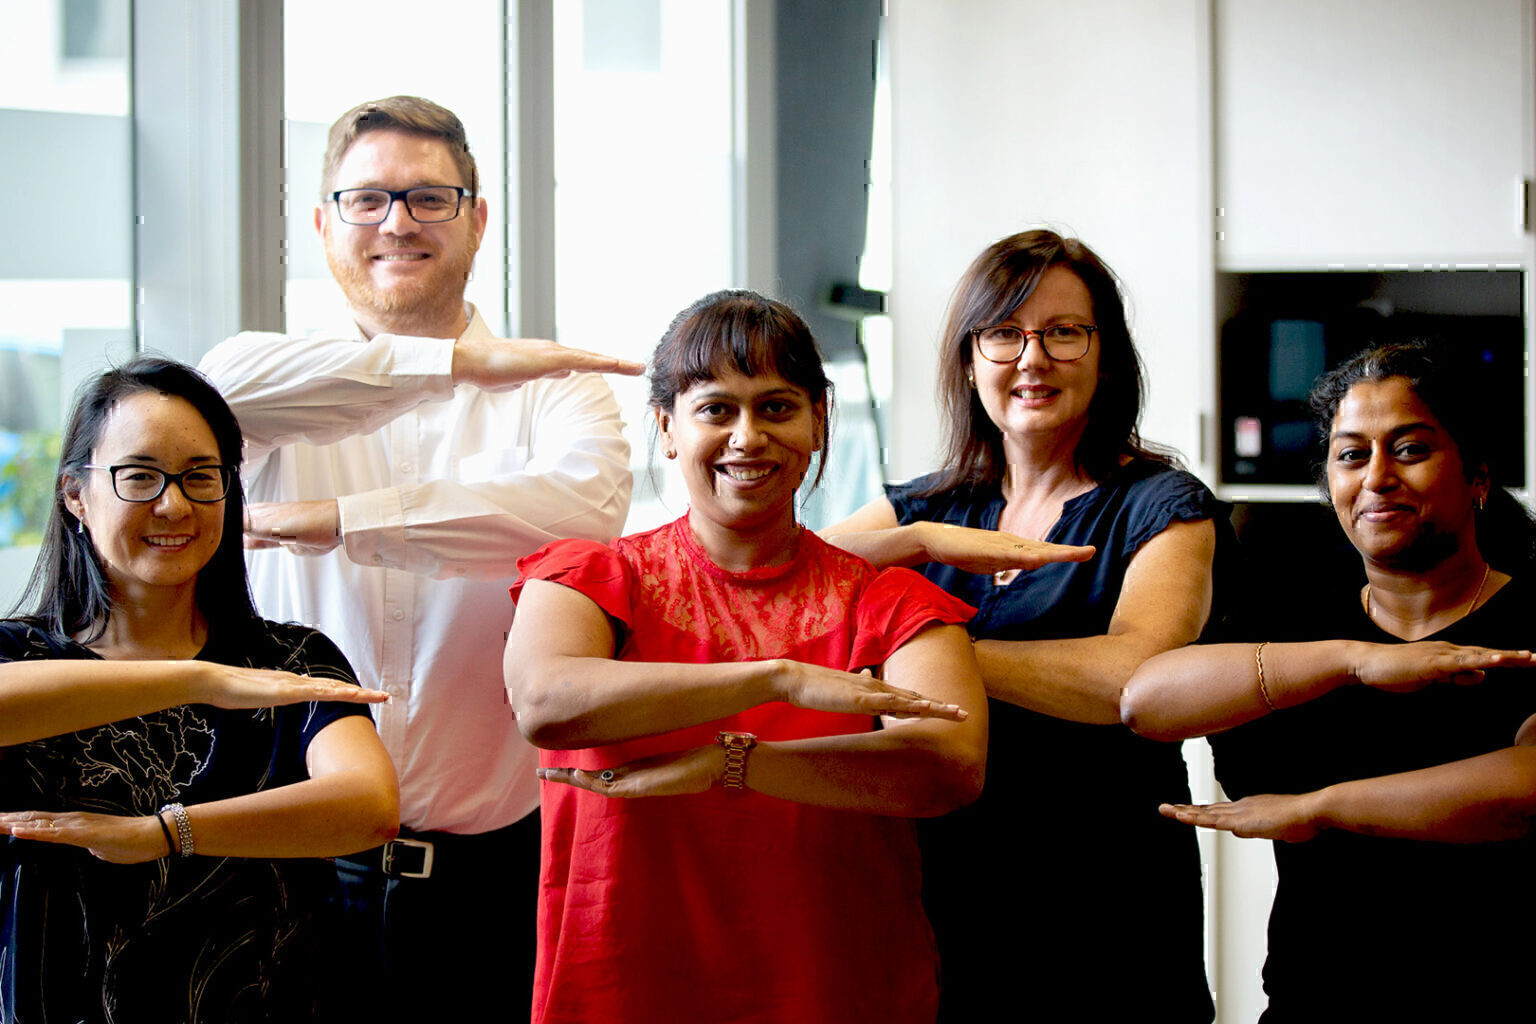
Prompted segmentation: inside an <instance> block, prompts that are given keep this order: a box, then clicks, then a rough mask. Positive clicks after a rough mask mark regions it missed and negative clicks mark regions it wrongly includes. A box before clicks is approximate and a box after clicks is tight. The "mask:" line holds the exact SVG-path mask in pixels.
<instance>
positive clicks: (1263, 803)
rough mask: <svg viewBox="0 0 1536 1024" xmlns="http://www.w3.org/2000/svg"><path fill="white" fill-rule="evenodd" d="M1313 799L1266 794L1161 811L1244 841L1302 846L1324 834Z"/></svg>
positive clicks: (1164, 807) (1165, 807)
mask: <svg viewBox="0 0 1536 1024" xmlns="http://www.w3.org/2000/svg"><path fill="white" fill-rule="evenodd" d="M1309 796H1310V794H1306V793H1303V794H1301V795H1298V796H1289V795H1276V794H1272V793H1266V794H1264V795H1262V796H1249V797H1244V798H1243V799H1241V800H1234V801H1231V802H1229V803H1216V804H1162V805H1160V806H1159V807H1158V808H1157V810H1158V813H1159V814H1161V815H1162V816H1163V817H1165V818H1172V819H1174V820H1175V821H1182V822H1183V823H1184V824H1186V825H1198V826H1199V827H1200V828H1212V829H1219V830H1221V831H1223V832H1231V833H1232V834H1233V835H1235V836H1241V837H1242V838H1244V839H1278V840H1280V841H1282V842H1286V843H1302V842H1306V841H1307V840H1308V839H1311V838H1312V837H1313V836H1315V835H1317V834H1318V833H1319V832H1321V831H1322V829H1321V828H1319V827H1318V825H1317V823H1316V818H1315V816H1314V815H1313V814H1312V812H1311V810H1310V807H1309V804H1310V800H1309Z"/></svg>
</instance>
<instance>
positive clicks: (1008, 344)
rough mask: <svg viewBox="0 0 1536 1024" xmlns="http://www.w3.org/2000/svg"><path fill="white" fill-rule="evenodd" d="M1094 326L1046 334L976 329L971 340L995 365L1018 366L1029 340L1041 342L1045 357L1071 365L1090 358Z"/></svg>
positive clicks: (1061, 327) (1057, 328) (1057, 327)
mask: <svg viewBox="0 0 1536 1024" xmlns="http://www.w3.org/2000/svg"><path fill="white" fill-rule="evenodd" d="M1097 330H1098V327H1097V326H1095V325H1094V324H1052V325H1051V326H1050V327H1047V328H1045V329H1044V330H1042V331H1026V330H1025V329H1024V328H1022V327H1013V326H1010V325H1008V324H999V325H997V326H996V327H972V328H971V337H973V338H975V339H976V348H977V349H978V350H979V351H980V352H981V355H982V358H984V359H987V360H989V361H991V362H994V363H1016V362H1018V361H1019V359H1020V358H1021V357H1022V356H1023V355H1024V346H1025V345H1027V344H1029V336H1030V335H1034V336H1035V337H1037V338H1039V339H1040V347H1042V348H1044V349H1045V354H1046V355H1048V356H1050V357H1051V358H1052V359H1054V360H1055V361H1056V362H1058V363H1070V362H1072V361H1073V360H1074V359H1081V358H1083V356H1085V355H1087V354H1088V343H1089V341H1091V340H1092V339H1093V332H1095V331H1097Z"/></svg>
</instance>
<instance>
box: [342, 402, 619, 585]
mask: <svg viewBox="0 0 1536 1024" xmlns="http://www.w3.org/2000/svg"><path fill="white" fill-rule="evenodd" d="M462 428H463V431H462V434H461V437H460V441H459V444H458V449H457V456H458V462H457V463H456V467H457V468H456V469H455V470H454V473H453V474H452V475H451V476H448V477H444V478H441V479H434V480H429V481H427V482H425V483H421V484H418V485H415V486H410V487H390V488H384V489H381V490H377V491H367V492H363V493H359V494H353V495H347V496H343V497H342V498H341V499H340V513H341V527H342V542H343V544H344V545H345V546H346V551H347V557H348V558H349V559H351V560H352V561H354V562H356V563H358V564H360V565H383V566H386V567H389V568H396V569H402V570H405V571H407V572H412V573H416V574H418V575H424V576H434V577H438V578H446V577H461V576H462V577H466V578H470V579H491V578H502V577H506V576H509V575H511V574H512V572H513V568H512V565H513V563H514V562H515V561H516V560H517V559H518V558H521V557H523V556H524V555H527V554H528V553H529V552H531V551H534V550H536V549H538V548H539V547H541V546H542V545H544V544H547V543H549V542H550V541H552V540H555V539H557V538H578V539H586V540H598V541H605V540H608V539H609V538H611V537H614V536H616V535H617V534H618V533H619V532H620V530H621V529H622V528H623V524H624V517H625V516H626V515H627V514H628V511H629V497H630V490H631V488H632V486H633V478H632V476H631V474H630V469H629V444H628V442H627V441H625V440H624V435H623V423H622V421H621V419H620V416H619V408H618V404H617V403H616V402H615V401H614V398H613V393H612V392H611V391H610V390H609V389H608V387H607V385H606V384H604V383H603V381H602V380H601V379H599V378H596V377H592V376H583V377H581V378H580V379H573V380H553V381H540V382H537V383H534V384H531V385H529V386H528V387H526V388H524V389H523V390H522V391H520V392H519V393H518V395H517V396H516V397H514V396H512V395H480V396H478V397H476V398H475V399H474V400H473V401H467V402H466V403H465V405H464V410H463V416H462ZM476 464H478V465H476ZM471 466H476V468H473V469H472V468H471Z"/></svg>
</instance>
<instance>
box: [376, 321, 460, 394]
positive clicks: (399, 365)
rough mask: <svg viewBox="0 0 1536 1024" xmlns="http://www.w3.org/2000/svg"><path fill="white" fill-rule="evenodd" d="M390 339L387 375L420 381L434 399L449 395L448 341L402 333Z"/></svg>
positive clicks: (450, 365)
mask: <svg viewBox="0 0 1536 1024" xmlns="http://www.w3.org/2000/svg"><path fill="white" fill-rule="evenodd" d="M390 338H391V342H390V346H389V372H390V375H391V376H397V377H418V378H421V380H422V382H423V387H424V389H425V390H426V391H427V392H428V393H429V394H431V395H432V396H433V397H435V398H448V397H451V396H452V395H453V344H454V343H453V342H452V341H449V340H446V339H443V338H415V337H411V336H410V335H405V334H394V335H391V336H390Z"/></svg>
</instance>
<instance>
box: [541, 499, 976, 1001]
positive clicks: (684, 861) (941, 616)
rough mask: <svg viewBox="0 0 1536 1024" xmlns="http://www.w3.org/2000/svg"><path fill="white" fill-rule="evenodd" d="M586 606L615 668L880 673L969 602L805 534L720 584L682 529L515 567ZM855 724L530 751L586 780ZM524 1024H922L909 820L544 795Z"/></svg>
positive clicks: (931, 992) (923, 943) (754, 715)
mask: <svg viewBox="0 0 1536 1024" xmlns="http://www.w3.org/2000/svg"><path fill="white" fill-rule="evenodd" d="M518 568H519V570H520V572H521V580H520V581H519V583H518V585H517V586H514V587H513V588H512V593H513V597H514V599H515V598H516V596H517V595H518V592H519V590H520V588H521V586H522V581H526V580H530V579H537V580H549V581H553V582H556V583H560V584H563V585H565V586H568V587H571V588H572V589H574V590H576V591H578V592H580V593H582V594H584V595H586V596H587V597H589V598H591V599H592V600H593V601H594V602H596V603H597V604H598V606H599V607H601V608H602V609H603V610H604V611H605V612H606V613H607V614H608V615H609V616H610V617H611V618H612V619H613V620H614V621H615V625H616V628H617V630H618V633H619V636H618V645H619V647H618V655H617V656H618V657H619V658H620V659H622V660H626V661H668V662H692V663H705V662H725V661H756V660H762V659H768V658H792V659H795V660H798V661H804V662H808V663H812V664H817V665H825V666H828V667H832V668H838V669H845V670H857V669H861V668H864V667H868V666H874V665H879V664H881V663H882V662H884V661H885V659H886V658H887V657H888V656H889V655H890V654H891V652H893V651H894V650H896V649H897V648H898V647H900V646H901V645H902V644H903V643H905V642H906V641H907V640H909V639H910V638H911V637H912V636H914V635H915V634H916V633H918V632H920V631H921V630H923V629H924V628H925V627H927V626H929V625H933V624H935V623H950V624H953V623H960V622H964V621H965V620H966V619H968V618H969V617H970V615H971V614H972V613H973V609H972V608H970V606H968V605H966V604H964V603H963V602H961V601H959V600H957V599H955V598H953V597H951V596H949V595H948V594H946V593H944V591H942V590H940V589H939V588H938V587H936V586H934V585H932V584H930V583H929V582H928V581H926V580H924V579H923V578H922V577H921V576H919V575H918V574H916V573H914V572H910V571H908V570H905V569H887V570H885V571H876V570H875V569H874V568H872V567H871V566H870V565H869V564H868V563H867V562H865V561H863V560H862V559H859V558H856V557H854V556H853V555H849V554H847V553H845V552H842V551H840V550H838V549H836V548H833V547H831V546H830V545H828V544H826V543H824V542H823V541H821V540H820V539H819V538H818V537H816V535H815V534H813V533H811V532H809V531H806V532H804V533H802V535H801V538H800V541H799V547H798V550H797V552H796V554H795V557H794V558H793V560H792V561H790V562H789V563H788V564H785V565H780V566H774V567H771V568H767V569H757V570H752V571H750V572H746V573H732V572H727V571H726V570H724V569H721V568H720V567H719V566H717V565H715V564H714V563H713V562H711V561H710V560H709V558H708V556H707V555H706V554H705V553H704V551H703V549H702V548H701V547H700V546H699V544H698V542H697V540H696V539H695V538H694V536H693V532H692V530H691V529H690V528H689V526H688V521H687V518H686V517H684V518H683V519H679V520H677V521H676V522H674V523H671V524H670V525H667V526H664V527H661V528H660V529H657V530H653V531H651V532H649V533H642V534H636V535H634V536H631V537H624V538H621V539H619V540H616V541H614V542H613V543H612V544H610V545H607V546H604V545H601V544H597V543H594V542H591V541H557V542H555V543H553V544H550V545H548V546H546V547H544V548H543V549H541V550H540V551H538V552H536V553H534V554H533V555H530V556H529V557H527V558H525V559H522V560H521V561H520V562H519V563H518ZM875 727H876V721H875V720H874V719H872V718H870V717H868V716H861V715H844V714H832V713H828V712H821V711H806V710H803V709H800V708H795V707H792V706H790V705H789V704H785V703H772V704H764V705H760V706H758V707H755V708H752V709H750V710H748V711H743V712H741V713H740V714H737V715H732V716H730V717H728V718H722V719H719V720H717V721H714V722H709V723H706V724H704V725H699V726H695V727H693V728H689V729H679V730H677V731H675V732H670V733H665V734H663V735H660V736H650V737H646V738H644V739H637V740H631V741H628V742H624V743H614V744H610V745H607V746H602V747H593V748H589V749H586V750H564V751H544V752H543V754H542V756H541V761H542V763H543V764H544V765H546V766H549V767H554V766H562V767H567V766H574V767H578V768H584V769H589V770H601V769H603V768H608V767H614V766H617V765H621V764H625V763H627V762H629V761H633V760H635V759H637V758H641V757H648V756H650V755H652V754H658V753H663V752H668V751H677V750H688V749H692V748H694V747H698V746H703V745H705V744H709V743H713V742H714V740H715V734H716V733H717V732H718V731H719V730H721V729H731V730H741V731H745V732H752V733H756V734H757V736H758V737H759V739H761V740H787V739H798V738H802V737H807V736H828V735H839V734H847V733H855V732H867V731H869V730H870V729H872V728H875ZM543 801H544V802H543V820H544V850H543V866H542V870H541V873H540V874H541V877H540V890H541V891H540V902H539V922H538V927H539V955H538V967H537V971H536V977H535V983H534V998H533V1020H534V1021H536V1022H573V1024H574V1022H582V1024H588V1022H592V1021H687V1022H703V1021H761V1022H770V1021H772V1022H784V1021H793V1022H797V1024H798V1022H819V1021H825V1022H828V1024H831V1022H837V1024H847V1022H849V1021H878V1022H880V1024H893V1022H902V1021H914V1022H915V1021H932V1020H933V1018H934V1014H935V1012H936V1007H937V998H938V992H937V982H936V975H937V957H936V954H935V952H934V947H933V934H932V931H931V930H930V928H929V926H928V921H927V919H926V918H925V917H924V916H923V910H922V904H921V900H920V884H921V875H920V870H919V859H918V852H917V844H916V841H915V839H914V836H913V829H912V825H911V823H910V821H908V820H906V819H902V818H893V817H883V816H880V815H872V814H861V813H857V812H852V811H838V810H828V809H825V808H820V807H812V806H808V805H805V804H797V803H792V802H790V801H787V800H779V799H775V798H773V797H768V796H764V795H762V794H759V793H754V792H750V791H747V792H726V791H725V790H723V789H718V788H717V789H713V790H710V791H709V792H705V793H699V794H694V795H689V796H668V797H651V798H646V799H636V800H620V799H610V798H608V797H604V796H600V795H598V794H594V793H588V792H586V791H584V790H579V789H574V788H571V787H568V786H563V785H558V784H552V783H546V784H545V786H544V793H543Z"/></svg>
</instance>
